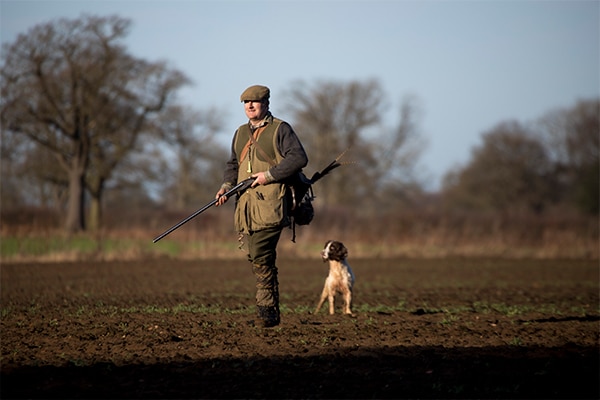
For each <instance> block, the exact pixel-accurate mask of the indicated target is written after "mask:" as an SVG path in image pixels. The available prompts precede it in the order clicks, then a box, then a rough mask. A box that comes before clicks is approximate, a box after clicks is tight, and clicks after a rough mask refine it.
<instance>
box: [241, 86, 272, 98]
mask: <svg viewBox="0 0 600 400" xmlns="http://www.w3.org/2000/svg"><path fill="white" fill-rule="evenodd" d="M270 94H271V91H270V90H269V88H268V87H266V86H261V85H254V86H250V87H249V88H248V89H246V90H244V92H243V93H242V95H241V96H240V100H241V101H260V100H269V96H270Z"/></svg>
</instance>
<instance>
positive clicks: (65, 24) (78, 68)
mask: <svg viewBox="0 0 600 400" xmlns="http://www.w3.org/2000/svg"><path fill="white" fill-rule="evenodd" d="M129 25H130V22H129V21H128V20H126V19H122V18H119V17H117V16H112V17H107V18H103V17H90V16H84V17H82V18H80V19H76V20H67V19H60V20H58V21H55V22H51V23H47V24H42V25H38V26H36V27H34V28H32V29H30V30H29V31H28V32H27V34H22V35H20V36H19V37H18V38H17V40H16V41H15V42H14V43H12V44H7V45H5V46H4V49H3V55H2V58H3V60H2V61H3V66H2V74H1V79H2V81H1V85H2V93H3V96H2V100H1V117H2V130H3V131H6V132H9V133H10V134H13V135H23V136H26V137H27V138H29V139H30V140H33V141H35V142H37V143H38V144H39V145H41V146H43V147H44V148H46V149H47V150H48V151H50V152H52V154H54V156H55V159H56V160H57V162H58V164H59V165H60V166H61V167H62V168H63V169H64V171H65V173H66V175H67V176H68V187H69V201H68V211H67V216H66V224H65V226H66V228H67V229H68V230H69V231H72V232H76V231H79V230H83V229H85V227H86V224H85V214H84V199H85V189H86V188H87V189H88V190H89V193H90V194H91V196H92V203H93V207H92V210H96V211H95V212H97V213H99V212H100V201H101V197H102V193H103V190H104V187H105V183H106V181H107V180H108V179H109V178H110V177H111V173H112V172H113V171H114V169H115V168H116V167H117V166H118V165H119V163H120V162H121V161H122V160H123V159H124V158H125V157H126V155H127V154H128V153H129V152H130V151H131V150H132V149H134V148H135V145H136V143H137V141H138V140H139V136H140V135H143V134H145V133H146V132H148V131H149V129H150V128H149V125H150V124H151V122H152V121H151V118H152V116H153V115H155V114H156V113H158V112H160V111H161V110H162V109H163V108H164V107H165V105H166V104H167V103H168V102H169V100H170V98H171V97H172V96H173V94H174V93H175V92H176V90H177V89H178V88H180V87H181V86H182V85H184V84H186V83H187V79H186V77H185V76H184V75H183V74H181V73H180V72H178V71H176V70H171V69H169V68H168V67H167V66H166V65H165V64H164V63H148V62H146V61H144V60H141V59H136V58H134V57H132V56H130V55H128V54H127V52H126V51H125V49H124V47H123V46H122V45H121V44H120V42H119V41H120V40H121V39H122V38H123V37H124V36H125V35H126V33H127V31H128V29H129ZM92 220H95V221H96V222H98V220H99V216H98V215H97V216H96V217H94V218H92Z"/></svg>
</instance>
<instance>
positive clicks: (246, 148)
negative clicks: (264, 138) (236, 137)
mask: <svg viewBox="0 0 600 400" xmlns="http://www.w3.org/2000/svg"><path fill="white" fill-rule="evenodd" d="M264 130H265V127H264V126H261V127H260V128H258V129H257V130H256V131H255V132H254V135H253V134H252V132H250V135H248V136H249V137H250V138H249V139H248V141H247V142H246V144H245V145H244V148H243V149H242V152H241V153H240V157H239V160H238V163H241V162H242V160H243V159H244V157H246V154H248V150H250V145H251V144H252V143H256V139H258V137H259V136H260V134H261V133H262V132H263V131H264ZM254 136H256V138H255V137H254ZM256 144H257V146H258V143H256ZM263 151H264V150H263ZM263 157H264V154H263ZM267 159H268V157H267Z"/></svg>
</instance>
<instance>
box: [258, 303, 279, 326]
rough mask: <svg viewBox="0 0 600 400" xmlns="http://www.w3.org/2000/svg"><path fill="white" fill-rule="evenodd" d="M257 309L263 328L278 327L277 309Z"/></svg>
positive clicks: (260, 307)
mask: <svg viewBox="0 0 600 400" xmlns="http://www.w3.org/2000/svg"><path fill="white" fill-rule="evenodd" d="M257 308H258V316H259V318H260V321H261V323H262V326H263V328H272V327H274V326H277V325H279V321H280V320H279V307H265V306H258V307H257Z"/></svg>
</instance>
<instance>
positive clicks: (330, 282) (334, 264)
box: [315, 240, 354, 315]
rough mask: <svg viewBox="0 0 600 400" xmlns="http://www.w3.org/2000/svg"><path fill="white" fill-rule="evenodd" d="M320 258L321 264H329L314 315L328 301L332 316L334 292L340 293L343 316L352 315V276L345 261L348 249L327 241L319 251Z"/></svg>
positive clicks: (341, 244) (342, 245)
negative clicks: (342, 300) (342, 299)
mask: <svg viewBox="0 0 600 400" xmlns="http://www.w3.org/2000/svg"><path fill="white" fill-rule="evenodd" d="M321 257H322V258H323V262H329V275H328V276H327V279H325V287H323V293H322V294H321V299H320V300H319V304H318V305H317V308H316V310H315V314H316V313H318V312H319V310H320V309H321V306H322V305H323V303H324V302H325V300H329V314H333V313H334V311H333V298H334V296H335V294H336V292H340V293H341V294H342V296H343V298H344V306H343V310H344V314H349V315H353V314H352V310H351V308H352V286H353V285H354V274H353V273H352V269H351V268H350V265H349V264H348V260H347V257H348V249H346V246H344V244H343V243H341V242H337V241H334V240H328V241H327V242H326V243H325V248H324V249H323V251H321Z"/></svg>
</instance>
